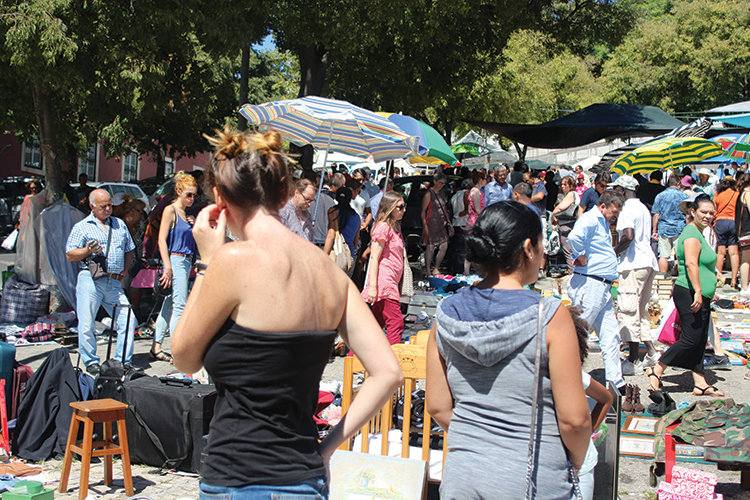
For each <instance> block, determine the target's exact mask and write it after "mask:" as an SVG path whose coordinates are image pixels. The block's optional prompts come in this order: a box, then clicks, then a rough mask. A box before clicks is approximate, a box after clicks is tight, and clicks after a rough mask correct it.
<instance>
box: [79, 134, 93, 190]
mask: <svg viewBox="0 0 750 500" xmlns="http://www.w3.org/2000/svg"><path fill="white" fill-rule="evenodd" d="M96 149H97V148H96V143H93V144H90V145H89V149H88V150H87V151H86V159H85V160H82V159H80V158H79V159H78V175H81V174H86V175H87V176H88V178H89V180H90V181H94V180H96Z"/></svg>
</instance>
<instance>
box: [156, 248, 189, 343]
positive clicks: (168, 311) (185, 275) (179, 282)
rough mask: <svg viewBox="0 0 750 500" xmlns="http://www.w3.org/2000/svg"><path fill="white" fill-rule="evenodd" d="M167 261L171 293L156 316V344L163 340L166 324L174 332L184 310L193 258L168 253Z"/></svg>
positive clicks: (171, 332)
mask: <svg viewBox="0 0 750 500" xmlns="http://www.w3.org/2000/svg"><path fill="white" fill-rule="evenodd" d="M169 263H170V264H171V266H172V295H170V296H168V297H167V298H165V299H164V303H163V304H162V305H161V311H160V312H159V317H158V318H156V325H155V326H154V330H155V332H154V342H156V343H157V344H161V343H162V342H163V341H164V334H165V333H166V332H167V326H169V332H170V334H174V330H175V328H177V322H178V321H180V316H182V311H184V310H185V303H186V302H187V298H188V280H189V279H190V268H191V267H192V266H191V264H192V263H193V259H192V257H183V256H182V255H170V256H169Z"/></svg>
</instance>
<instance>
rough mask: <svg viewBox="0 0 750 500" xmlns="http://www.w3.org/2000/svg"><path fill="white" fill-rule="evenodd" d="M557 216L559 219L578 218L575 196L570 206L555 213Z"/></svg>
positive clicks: (569, 219) (570, 219)
mask: <svg viewBox="0 0 750 500" xmlns="http://www.w3.org/2000/svg"><path fill="white" fill-rule="evenodd" d="M555 218H556V219H557V220H558V221H574V220H576V219H578V205H577V204H576V202H575V198H574V199H573V202H572V203H571V204H570V205H569V206H568V208H566V209H565V210H563V211H562V212H560V213H558V214H557V215H555Z"/></svg>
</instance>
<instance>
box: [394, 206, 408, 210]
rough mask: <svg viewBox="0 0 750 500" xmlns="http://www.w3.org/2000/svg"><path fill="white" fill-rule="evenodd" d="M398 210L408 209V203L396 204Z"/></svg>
mask: <svg viewBox="0 0 750 500" xmlns="http://www.w3.org/2000/svg"><path fill="white" fill-rule="evenodd" d="M396 210H406V205H396Z"/></svg>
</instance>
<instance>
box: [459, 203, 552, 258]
mask: <svg viewBox="0 0 750 500" xmlns="http://www.w3.org/2000/svg"><path fill="white" fill-rule="evenodd" d="M541 236H542V222H541V220H540V219H539V216H538V215H537V214H536V212H534V211H533V210H532V209H531V208H529V207H527V206H526V205H523V204H521V203H519V202H517V201H512V200H506V201H501V202H500V203H495V204H492V205H490V206H489V207H487V208H485V209H484V210H483V211H482V213H481V214H479V217H478V218H477V221H476V223H475V224H474V227H472V228H471V230H470V231H469V235H468V236H467V237H466V259H467V260H468V261H469V262H473V263H474V264H477V265H478V266H480V267H482V268H485V269H497V270H499V271H501V272H503V273H508V272H511V271H514V270H515V269H516V268H517V267H518V266H519V265H520V264H521V260H522V258H523V255H522V253H523V252H522V250H523V244H524V242H525V241H526V240H527V239H528V240H531V244H532V245H534V246H536V245H537V244H538V243H539V238H541Z"/></svg>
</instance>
